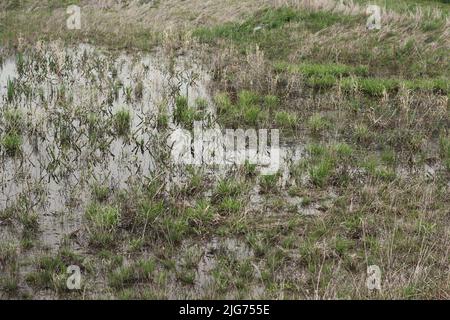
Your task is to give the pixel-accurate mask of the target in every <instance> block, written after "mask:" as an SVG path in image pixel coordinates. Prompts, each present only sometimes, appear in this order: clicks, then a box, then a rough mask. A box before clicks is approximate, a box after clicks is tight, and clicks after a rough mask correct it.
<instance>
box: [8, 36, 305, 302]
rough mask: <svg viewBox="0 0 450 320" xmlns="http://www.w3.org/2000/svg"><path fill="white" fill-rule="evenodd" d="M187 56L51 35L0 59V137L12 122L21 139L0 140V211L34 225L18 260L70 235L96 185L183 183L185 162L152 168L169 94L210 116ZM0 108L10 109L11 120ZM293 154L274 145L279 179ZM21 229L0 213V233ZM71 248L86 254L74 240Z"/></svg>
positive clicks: (205, 92) (294, 149)
mask: <svg viewBox="0 0 450 320" xmlns="http://www.w3.org/2000/svg"><path fill="white" fill-rule="evenodd" d="M189 61H192V58H190V57H188V56H181V57H178V58H174V59H167V58H166V57H165V56H164V54H163V53H161V52H155V53H151V54H127V53H124V52H108V51H105V50H102V49H101V48H95V47H93V46H90V45H85V44H82V45H79V46H77V47H72V48H64V47H62V46H61V44H59V43H58V42H55V43H51V44H50V45H45V46H44V45H42V44H38V45H36V47H35V48H34V50H33V51H32V52H28V53H23V54H18V55H16V56H9V57H6V58H5V59H3V63H2V65H1V72H0V103H1V107H0V110H1V113H2V115H3V117H2V119H1V122H0V136H3V135H6V134H7V133H8V132H10V131H11V130H12V129H11V128H13V129H14V130H15V132H18V133H19V134H20V136H21V143H20V146H19V147H18V150H16V151H14V152H13V153H12V152H11V151H10V150H7V149H6V147H5V146H2V149H1V163H0V191H1V192H0V212H4V213H5V215H6V213H7V212H9V211H18V210H24V211H27V212H33V213H34V214H36V215H37V220H38V229H39V230H38V232H37V233H36V238H35V239H34V240H33V242H34V243H33V245H32V249H30V250H26V251H24V252H21V253H20V259H21V260H22V261H29V259H32V258H33V257H34V256H37V255H38V254H39V253H41V252H42V251H43V250H44V251H46V252H48V251H50V252H56V251H57V250H58V249H59V248H60V247H61V246H62V245H63V244H64V243H65V242H66V241H67V239H70V238H71V237H73V236H74V235H77V234H79V233H80V230H82V229H83V218H84V212H85V210H86V206H87V205H88V204H89V203H90V202H91V201H92V200H93V190H94V188H95V187H97V186H103V187H106V188H107V189H109V190H113V191H114V190H128V189H129V186H131V185H137V184H139V183H141V184H144V183H146V182H148V181H150V180H151V179H152V177H154V176H155V175H158V174H161V172H164V175H165V177H164V180H165V182H166V183H165V185H166V188H168V189H170V188H171V186H173V184H182V183H183V179H185V178H186V172H185V168H183V167H180V166H173V167H171V169H170V170H161V168H163V167H165V166H168V165H169V163H168V162H170V159H169V158H168V153H170V147H169V146H168V143H167V140H168V137H169V136H170V134H171V133H173V132H175V131H177V129H180V128H181V125H179V124H177V123H175V121H174V119H173V109H174V105H175V97H176V96H177V95H183V96H186V97H187V100H188V104H189V105H190V106H195V105H196V102H197V101H199V99H202V100H203V101H206V110H203V112H204V114H205V117H207V118H209V119H211V118H214V116H215V107H214V104H213V103H212V99H211V97H210V95H209V83H210V78H209V75H208V74H207V73H206V72H204V71H203V70H202V69H201V67H200V66H198V65H196V64H195V63H193V62H189ZM122 110H126V111H127V112H129V114H130V125H129V128H127V132H126V133H125V134H121V133H118V132H117V128H116V127H115V122H114V121H115V120H114V119H115V118H114V117H115V115H116V114H117V113H118V112H120V111H122ZM8 112H9V113H10V114H11V113H13V114H19V115H20V116H19V117H18V118H17V119H15V120H14V119H13V120H11V119H10V118H7V116H6V113H8ZM165 113H167V123H165V125H164V129H163V130H162V129H161V128H160V126H159V124H158V119H159V118H158V117H159V115H162V114H165ZM11 122H12V123H11ZM168 147H169V148H168ZM303 153H304V147H303V144H299V143H297V144H292V143H284V144H282V145H281V149H280V156H281V160H282V169H284V171H283V172H284V174H283V181H288V180H289V174H288V171H289V170H288V168H289V164H290V162H292V161H295V160H296V159H299V158H300V157H301V156H302V154H303ZM285 159H289V162H286V161H284V160H285ZM227 170H228V168H226V167H223V166H221V167H217V166H214V167H212V168H208V167H206V168H204V171H205V173H206V175H209V176H210V178H211V179H213V180H218V179H220V178H221V177H223V176H225V175H226V172H227ZM205 194H206V195H208V194H209V195H210V194H211V193H210V192H209V191H207V192H206V193H205ZM251 201H252V202H253V203H254V204H255V207H256V206H257V205H259V204H261V202H262V200H261V198H260V196H259V194H258V186H257V185H256V186H255V188H254V190H253V196H252V197H251ZM21 228H22V226H20V225H19V224H17V223H14V222H12V221H11V220H9V219H4V220H2V221H1V223H0V230H1V232H0V241H2V242H4V243H6V242H11V241H12V242H17V241H18V238H19V236H20V233H21ZM224 241H225V242H224V245H225V246H226V247H227V248H228V249H229V250H232V251H238V252H240V251H243V252H247V253H248V249H240V246H242V244H239V243H238V242H236V241H237V240H233V239H224ZM204 246H205V248H204V249H203V251H204V254H203V255H202V258H201V260H200V261H199V266H198V271H197V273H198V274H197V276H196V279H197V280H196V288H197V289H198V290H197V291H198V292H206V291H207V288H206V287H207V284H208V282H209V281H210V278H209V276H207V273H208V271H210V269H211V268H212V266H213V265H214V263H215V262H214V258H213V257H212V256H211V255H210V254H209V253H208V252H210V251H211V250H212V249H211V250H210V248H211V246H212V247H214V248H216V249H217V246H218V244H217V240H214V241H213V242H212V243H206V244H205V245H204ZM72 249H73V250H75V251H76V252H79V253H82V254H85V253H86V252H87V251H86V247H85V245H84V244H82V243H81V244H80V243H78V242H76V241H75V242H74V243H73V244H72ZM216 249H213V250H216ZM228 249H227V250H228ZM247 253H245V254H247ZM241 254H244V253H241ZM248 254H250V253H248ZM27 259H28V260H27ZM19 265H22V267H21V270H20V274H22V275H25V274H26V273H27V272H28V271H30V270H31V267H30V266H29V265H28V264H27V263H22V264H19ZM24 285H25V284H24V283H21V286H24ZM255 290H260V288H259V289H255ZM174 292H177V291H176V290H175V291H174ZM174 297H175V296H174ZM35 298H37V297H36V296H35Z"/></svg>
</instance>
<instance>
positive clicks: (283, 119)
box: [275, 111, 298, 129]
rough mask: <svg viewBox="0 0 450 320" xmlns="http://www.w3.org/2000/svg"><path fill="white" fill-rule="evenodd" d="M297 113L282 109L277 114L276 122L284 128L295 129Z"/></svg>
mask: <svg viewBox="0 0 450 320" xmlns="http://www.w3.org/2000/svg"><path fill="white" fill-rule="evenodd" d="M297 121H298V119H297V115H295V114H293V113H289V112H286V111H280V112H277V113H276V114H275V123H276V124H277V126H279V127H281V128H284V129H293V128H295V127H296V126H297Z"/></svg>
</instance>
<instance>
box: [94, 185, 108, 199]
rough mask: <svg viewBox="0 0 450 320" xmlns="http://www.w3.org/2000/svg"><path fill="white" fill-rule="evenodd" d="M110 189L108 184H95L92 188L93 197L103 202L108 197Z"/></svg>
mask: <svg viewBox="0 0 450 320" xmlns="http://www.w3.org/2000/svg"><path fill="white" fill-rule="evenodd" d="M109 192H110V189H109V187H108V186H103V185H100V184H95V185H94V186H93V188H92V193H93V196H94V198H95V199H96V200H97V201H99V202H104V201H106V200H107V199H108V196H109Z"/></svg>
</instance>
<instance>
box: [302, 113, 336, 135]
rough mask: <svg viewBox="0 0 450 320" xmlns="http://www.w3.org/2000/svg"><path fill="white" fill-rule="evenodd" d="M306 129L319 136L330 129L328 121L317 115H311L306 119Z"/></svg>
mask: <svg viewBox="0 0 450 320" xmlns="http://www.w3.org/2000/svg"><path fill="white" fill-rule="evenodd" d="M308 127H309V129H310V130H311V133H313V134H320V133H322V132H323V131H325V130H326V129H328V128H330V127H331V123H330V121H329V120H328V119H327V118H325V117H324V116H322V115H321V114H319V113H316V114H314V115H312V116H311V117H310V118H309V119H308Z"/></svg>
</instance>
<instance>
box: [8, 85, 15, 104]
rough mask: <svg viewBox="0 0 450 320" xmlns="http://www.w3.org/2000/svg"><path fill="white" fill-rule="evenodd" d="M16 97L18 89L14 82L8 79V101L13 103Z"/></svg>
mask: <svg viewBox="0 0 450 320" xmlns="http://www.w3.org/2000/svg"><path fill="white" fill-rule="evenodd" d="M15 95H16V87H15V83H14V81H13V80H10V79H8V81H7V82H6V100H7V101H8V102H9V103H12V102H13V101H14V98H15Z"/></svg>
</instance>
